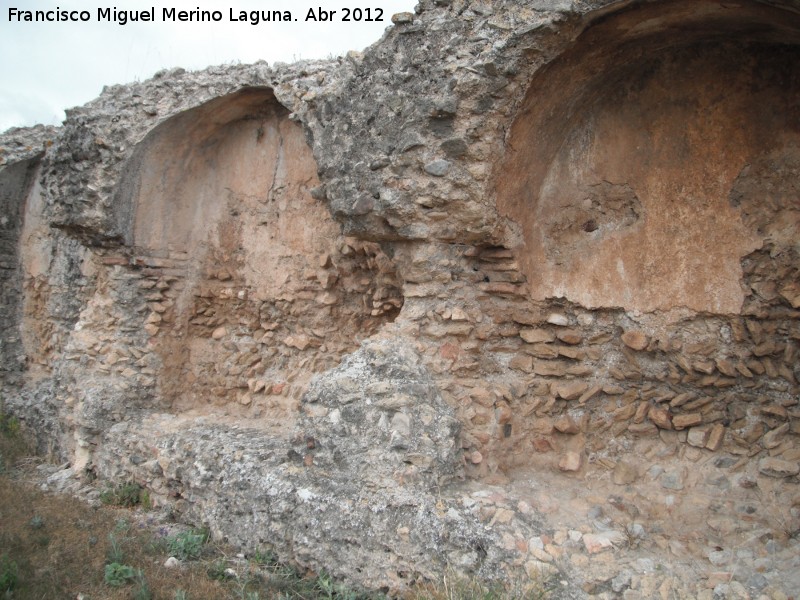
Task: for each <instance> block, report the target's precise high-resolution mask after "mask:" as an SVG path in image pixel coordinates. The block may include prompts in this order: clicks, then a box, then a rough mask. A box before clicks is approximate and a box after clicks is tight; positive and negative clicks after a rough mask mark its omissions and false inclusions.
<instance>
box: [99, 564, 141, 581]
mask: <svg viewBox="0 0 800 600" xmlns="http://www.w3.org/2000/svg"><path fill="white" fill-rule="evenodd" d="M136 575H137V573H136V571H135V570H134V568H133V567H130V566H128V565H121V564H119V563H115V562H114V563H111V564H108V565H106V569H105V576H104V577H103V579H104V581H105V582H106V584H107V585H110V586H111V587H122V586H124V585H128V584H129V583H131V582H133V580H134V579H135V578H136Z"/></svg>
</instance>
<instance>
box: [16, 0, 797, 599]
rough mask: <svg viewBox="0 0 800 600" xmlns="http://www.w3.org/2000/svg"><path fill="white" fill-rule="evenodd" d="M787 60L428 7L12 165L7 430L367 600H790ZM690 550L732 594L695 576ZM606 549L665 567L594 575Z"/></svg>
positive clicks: (511, 6)
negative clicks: (553, 577) (339, 579)
mask: <svg viewBox="0 0 800 600" xmlns="http://www.w3.org/2000/svg"><path fill="white" fill-rule="evenodd" d="M798 47H800V17H798V13H797V10H796V7H794V5H793V4H792V3H789V2H756V1H740V2H736V3H729V2H721V1H717V0H700V1H692V2H687V1H682V0H662V1H655V0H654V1H651V2H615V1H608V0H604V1H596V2H561V1H558V2H555V1H553V2H547V1H543V2H522V1H521V0H520V1H517V0H507V1H504V2H494V3H491V4H487V3H478V2H467V1H462V0H452V1H444V0H436V1H431V2H429V1H424V2H422V3H420V5H419V7H418V10H417V13H416V14H415V15H411V16H409V15H405V16H404V17H403V18H401V19H398V20H397V25H396V26H395V27H393V28H392V29H390V30H389V32H388V33H387V35H386V36H385V37H384V39H383V40H381V42H380V43H378V44H376V45H375V46H373V47H372V48H370V49H368V50H367V51H366V52H365V53H364V54H363V55H362V54H358V53H351V54H349V55H348V56H347V57H344V58H342V59H337V60H335V61H324V62H316V63H298V64H296V65H289V66H285V65H284V66H281V65H278V66H272V67H270V66H268V65H266V64H264V63H259V64H256V65H245V66H236V67H226V68H212V69H209V70H206V71H203V72H198V73H186V72H183V71H182V70H174V71H170V72H164V73H161V74H159V75H158V76H156V77H155V78H154V79H153V80H151V81H147V82H143V83H137V84H132V85H130V86H116V87H114V88H109V89H107V90H105V91H104V92H103V94H102V95H101V96H100V98H98V99H97V100H96V101H94V102H92V103H90V104H88V105H86V106H85V107H81V108H77V109H73V110H72V111H70V113H69V116H68V119H67V122H66V123H65V125H64V127H63V128H61V129H60V130H58V131H45V130H41V129H38V130H31V131H24V130H23V131H12V132H10V133H8V134H4V135H3V136H0V149H2V150H0V156H2V159H0V160H2V161H3V166H2V169H3V170H2V171H0V185H2V187H0V190H2V192H3V196H2V199H3V203H4V207H7V208H8V210H7V214H8V215H9V219H8V221H7V222H4V224H3V227H4V229H3V235H4V237H3V252H4V253H5V255H4V256H7V257H8V260H6V262H5V263H4V265H7V267H8V268H7V269H6V271H4V276H5V275H8V277H7V278H6V279H5V280H4V288H3V307H4V312H3V318H4V319H5V321H4V324H5V325H7V327H6V329H5V330H4V334H3V346H2V349H3V353H2V365H3V369H4V371H3V393H4V397H5V398H6V406H7V407H8V408H9V409H10V410H13V411H14V412H15V413H17V414H19V415H20V417H21V418H22V419H23V420H24V422H25V423H26V424H27V425H28V426H29V427H30V428H31V429H32V430H33V431H34V432H35V433H36V434H37V435H38V439H39V441H40V446H41V447H42V449H43V450H46V451H50V452H51V453H53V454H55V455H57V456H59V457H60V458H63V459H68V460H69V461H70V463H71V465H72V467H71V468H72V469H73V472H74V473H76V474H78V475H79V476H85V477H92V476H98V475H99V476H100V477H101V478H108V479H122V478H127V477H133V478H135V479H136V480H137V481H139V482H141V483H142V484H144V485H147V486H148V487H149V488H150V490H151V492H152V497H153V498H154V499H155V501H156V503H157V504H159V505H170V506H173V507H174V508H176V509H177V511H178V513H179V514H180V513H182V514H185V515H186V518H187V519H193V520H200V521H205V522H207V523H208V524H209V525H210V526H211V528H212V529H213V530H214V531H215V532H216V534H217V535H219V536H225V537H227V538H228V539H230V540H231V541H234V542H238V543H240V544H242V545H243V546H247V547H248V548H255V547H256V546H258V545H260V544H262V543H264V542H265V540H268V539H269V540H273V541H272V543H274V544H275V546H276V548H277V549H278V550H279V552H280V554H281V555H282V557H284V558H286V559H287V560H296V561H297V562H299V563H300V564H301V565H305V566H308V567H311V568H314V569H319V568H325V569H326V570H328V571H331V572H333V573H334V574H336V575H340V576H343V577H345V578H347V579H349V580H350V581H352V582H355V583H358V584H361V585H365V586H368V587H373V588H381V587H382V588H387V589H391V590H393V591H400V590H402V589H404V588H406V587H407V586H409V585H412V584H413V583H414V582H416V581H419V580H423V579H430V578H436V577H437V576H439V575H440V574H441V573H442V572H443V570H444V569H445V567H447V566H450V567H453V568H455V569H456V570H460V571H463V572H477V573H479V574H480V575H481V576H487V577H496V578H506V579H512V578H517V577H524V578H534V579H535V578H536V577H538V576H540V575H541V573H542V572H543V571H546V572H551V573H557V574H558V577H560V578H563V580H564V581H565V582H566V583H565V584H564V585H561V584H560V583H559V584H558V585H559V586H560V587H559V589H561V590H562V592H563V594H565V595H567V596H575V597H579V596H581V595H583V594H592V595H600V596H602V594H606V593H610V592H608V590H609V589H611V590H612V591H613V592H614V593H617V591H618V590H617V588H618V589H619V593H621V592H622V590H623V589H625V588H630V589H631V591H632V592H636V593H639V594H640V596H643V597H655V594H656V593H657V592H656V590H657V589H658V590H662V591H659V592H658V593H659V594H661V595H662V596H663V595H665V594H666V595H667V596H668V595H669V590H670V589H674V590H677V589H681V590H683V589H684V587H682V586H683V583H681V584H680V585H678V583H676V582H677V581H678V580H679V579H680V576H682V575H683V574H685V573H686V572H689V571H691V572H692V573H694V572H697V573H698V574H697V576H696V577H695V578H694V579H693V580H692V581H691V582H689V583H687V584H686V585H688V586H689V587H688V588H686V590H688V591H685V592H684V591H682V592H680V593H681V594H683V595H684V596H685V597H698V596H702V595H707V592H710V591H711V590H713V589H715V588H716V586H717V584H718V583H719V581H722V580H724V582H723V583H724V584H725V585H733V584H734V583H735V584H737V585H741V586H745V585H746V586H749V587H748V590H749V592H748V593H752V594H756V592H760V591H761V590H764V589H769V588H767V587H765V586H766V585H767V584H769V585H775V586H777V588H776V589H780V588H781V586H783V589H786V590H787V591H788V589H789V588H788V587H786V586H789V585H791V581H790V579H789V578H787V577H785V576H784V575H785V573H787V572H789V571H791V570H792V569H794V566H795V565H794V563H792V560H793V558H792V557H793V556H794V557H796V556H797V553H796V552H795V546H793V545H792V544H793V543H794V542H793V541H792V539H791V538H789V539H785V538H783V537H781V534H780V532H779V531H778V530H779V529H780V527H779V525H778V524H780V523H789V524H791V523H792V522H793V521H792V520H793V519H797V518H798V517H800V514H798V508H797V506H798V505H797V502H796V498H795V496H796V486H797V483H798V475H797V468H796V467H797V464H798V460H800V450H799V449H798V435H800V428H799V426H798V423H800V414H799V413H798V397H799V395H800V388H799V387H798V379H800V367H799V366H798V365H799V364H800V361H798V354H799V350H800V349H799V348H798V343H800V319H799V317H800V313H799V312H798V309H800V279H799V274H800V262H798V261H800V258H799V256H798V251H799V250H800V249H799V248H798V239H800V236H798V234H797V232H798V214H800V204H799V202H800V200H798V198H799V196H798V184H797V181H798V176H799V175H800V171H799V169H800V155H799V154H798V148H800V139H799V137H800V107H798V104H797V98H798V97H800V94H798V91H800V90H798V88H800V74H799V73H798V70H797V67H796V65H797V64H798V60H797V59H798ZM51 142H52V143H51ZM6 281H7V282H8V286H6V283H5V282H6ZM6 308H7V310H6ZM359 348H360V349H359ZM337 365H338V366H337ZM461 477H463V478H465V480H464V481H463V482H459V478H461ZM545 481H546V482H547V486H549V487H550V488H552V489H558V490H559V493H562V492H563V495H562V496H561V497H559V498H557V500H556V501H554V500H553V499H552V494H551V497H549V498H548V497H547V495H544V496H543V495H542V492H541V491H537V490H538V488H539V487H540V486H541V485H544V484H543V483H541V482H545ZM613 486H626V487H624V489H623V490H622V491H619V492H617V488H615V487H613ZM731 486H734V489H735V490H736V493H733V492H731V493H730V494H726V495H725V497H726V498H727V500H726V503H724V506H723V504H719V503H714V502H710V503H709V502H705V501H704V498H708V497H712V496H714V495H715V494H719V493H720V491H719V490H723V492H724V491H725V490H729V491H730V488H731ZM737 486H738V487H737ZM756 487H757V488H758V490H762V491H764V494H762V496H761V497H762V498H766V499H765V500H763V502H761V504H759V507H758V508H756V509H753V507H752V506H751V504H752V498H750V496H749V494H751V490H753V489H755V488H756ZM587 489H590V490H591V491H592V492H593V494H591V495H588V496H587V494H586V493H585V492H586V490H587ZM766 491H768V492H769V494H766ZM623 492H624V493H623ZM695 492H696V493H697V497H695V496H694V494H695ZM753 493H754V492H753ZM623 497H624V499H623ZM591 498H594V499H591ZM597 498H601V499H600V500H596V499H597ZM609 498H610V499H609ZM590 499H591V500H590ZM606 502H609V503H610V504H611V506H612V507H614V510H615V511H617V512H615V513H613V514H614V515H615V517H614V518H615V519H616V521H615V522H610V521H608V522H607V521H605V520H604V518H603V517H602V510H601V511H600V513H598V511H597V510H596V506H588V505H587V503H594V504H598V503H599V504H604V503H606ZM559 506H563V507H568V506H569V507H575V510H578V512H579V513H580V514H584V513H585V512H586V511H589V513H590V514H589V516H587V517H586V520H585V522H583V523H579V522H573V521H570V524H569V526H568V527H567V526H566V525H565V522H566V521H563V519H566V516H564V515H563V514H562V515H561V516H558V517H557V516H555V515H559V510H560V509H559V508H558V507H559ZM634 509H635V510H634ZM608 510H610V509H608ZM580 511H583V512H580ZM726 511H727V512H729V513H736V514H738V512H741V513H742V514H745V515H748V517H747V519H739V520H738V521H737V522H736V523H729V522H728V521H725V518H724V515H722V516H721V515H720V514H718V513H720V512H722V513H725V512H726ZM737 511H738V512H737ZM562 512H563V511H562ZM576 514H578V513H576ZM625 514H627V515H628V517H625V516H624V515H625ZM639 514H644V515H648V518H650V519H651V520H652V524H653V528H654V530H657V533H653V537H652V538H647V537H646V536H645V538H642V537H641V536H639V533H636V534H635V535H634V537H630V535H628V534H631V532H632V531H634V530H635V531H636V532H639V530H638V529H635V528H633V526H634V525H641V524H639V523H636V522H634V523H631V524H630V525H631V527H632V528H633V529H626V527H625V526H622V525H620V519H624V518H629V519H630V518H633V519H634V520H635V518H636V515H639ZM751 515H752V516H751ZM548 519H551V520H550V521H548ZM558 519H561V520H558ZM748 519H752V521H750V520H748ZM682 523H683V524H687V523H690V524H691V532H689V531H686V530H683V529H682V528H681V527H682V525H681V524H682ZM706 523H712V524H713V525H708V527H710V528H711V529H712V530H713V531H714V535H715V536H718V537H715V538H714V539H715V540H716V542H715V543H717V544H727V543H728V542H726V541H725V539H726V538H725V536H726V535H728V534H731V535H732V534H735V535H736V536H738V537H737V538H736V539H737V540H738V541H737V542H736V543H737V544H739V546H738V548H739V550H743V551H744V550H746V551H747V552H751V554H750V555H748V554H746V552H745V553H744V554H742V553H738V554H737V558H736V560H737V561H739V562H738V563H737V565H738V566H737V570H736V577H738V578H739V579H741V581H731V579H732V578H733V577H734V576H733V574H732V572H731V573H727V572H726V573H727V575H725V574H724V573H723V574H722V575H720V573H719V572H718V569H717V570H714V571H708V572H706V570H705V567H703V568H702V569H699V570H698V569H697V568H696V565H697V564H705V562H702V561H708V560H710V559H708V557H707V556H706V555H707V552H706V549H705V548H704V546H703V544H705V543H706V540H705V538H704V539H702V540H701V539H695V537H693V536H697V535H701V533H698V532H702V531H703V527H704V524H706ZM306 525H308V529H306V528H305V527H306ZM315 527H316V529H315ZM570 528H573V529H572V530H571V529H570ZM623 530H624V531H627V533H624V532H623ZM762 530H763V531H768V532H770V534H769V535H771V536H772V538H771V542H774V543H772V545H771V546H770V548H772V550H774V552H773V554H772V555H771V556H774V557H780V558H775V560H774V561H773V562H769V563H765V562H763V561H762V562H759V560H760V559H757V558H756V554H758V553H759V552H761V549H760V548H759V547H757V546H758V544H760V543H761V542H757V540H763V539H764V538H763V531H762ZM553 531H554V532H555V533H552V532H553ZM757 532H760V533H757ZM551 535H552V539H551ZM631 535H633V534H631ZM620 536H623V538H625V539H628V540H634V541H635V540H644V541H642V542H641V543H642V544H643V546H644V548H645V550H646V551H647V552H653V554H652V555H647V558H648V560H650V559H651V556H652V557H653V558H652V560H658V561H659V562H664V561H662V560H661V558H662V557H660V555H659V554H658V553H659V552H666V550H665V549H669V552H670V553H671V555H672V556H675V557H677V558H675V561H676V562H670V563H669V565H668V567H667V571H666V573H665V575H664V576H663V577H662V579H659V580H658V581H656V579H652V578H651V579H647V578H649V577H650V576H651V575H652V573H647V572H646V571H647V568H648V567H646V566H645V567H641V568H640V566H636V565H637V564H638V563H637V562H636V560H635V559H634V558H631V559H630V561H629V566H630V567H631V568H632V569H634V570H635V569H640V570H641V569H644V571H645V572H642V573H640V574H639V575H641V577H639V575H636V577H634V578H632V579H631V578H628V577H627V576H625V574H624V573H617V572H613V573H612V572H610V570H611V569H612V567H613V565H611V564H606V563H609V562H612V561H604V560H602V557H603V556H609V557H610V556H616V555H611V554H610V553H609V554H603V553H604V552H605V551H606V550H610V548H611V547H612V546H614V544H615V543H616V544H617V545H619V539H621V538H620ZM637 536H638V537H637ZM707 537H708V539H709V540H710V539H711V537H710V536H707ZM731 539H732V538H731ZM615 540H617V541H616V542H615ZM753 540H756V541H753ZM638 544H639V542H635V543H634V542H631V546H632V547H633V546H636V547H638ZM772 550H771V551H772ZM714 552H717V551H716V550H714ZM737 552H738V551H737ZM375 554H379V555H380V557H381V558H380V559H376V558H374V555H375ZM367 555H369V556H370V558H371V561H372V562H370V564H369V565H367V566H366V567H361V566H360V565H361V564H362V563H364V562H365V560H366V558H365V557H366V556H367ZM726 556H727V555H726ZM567 557H569V558H567ZM638 557H639V558H643V555H638ZM712 557H713V561H714V562H711V563H710V566H709V567H708V568H709V569H711V568H714V569H716V568H717V567H718V566H719V565H721V564H723V563H722V562H720V561H721V560H722V559H721V558H720V557H719V556H717V555H716V554H713V555H712ZM725 560H728V559H725ZM765 560H766V559H765ZM697 561H701V563H698V562H697ZM729 562H730V561H729ZM717 563H719V564H717ZM648 564H649V563H648ZM725 564H727V563H725ZM548 565H550V566H548ZM690 567H691V568H690ZM359 569H361V570H359ZM762 572H763V573H764V574H763V575H762V576H761V577H762V579H759V577H758V576H757V575H760V574H761V573H762ZM728 575H729V576H728ZM637 577H638V579H637ZM653 577H655V576H653ZM659 577H661V576H659ZM765 582H766V583H765ZM762 584H763V585H762ZM653 586H655V587H653ZM659 586H660V587H659ZM673 586H674V587H673ZM562 588H563V589H562ZM651 588H652V589H651ZM737 589H738V588H737ZM651 592H652V593H651ZM676 593H678V592H676ZM722 593H723V592H722V591H720V594H722ZM776 593H778V592H776Z"/></svg>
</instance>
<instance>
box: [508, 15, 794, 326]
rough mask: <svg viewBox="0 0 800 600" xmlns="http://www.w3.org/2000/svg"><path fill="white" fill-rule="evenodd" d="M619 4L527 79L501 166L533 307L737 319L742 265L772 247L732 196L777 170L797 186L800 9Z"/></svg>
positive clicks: (768, 183)
mask: <svg viewBox="0 0 800 600" xmlns="http://www.w3.org/2000/svg"><path fill="white" fill-rule="evenodd" d="M625 5H626V6H625V7H624V8H622V9H621V10H618V11H614V10H613V7H612V9H611V10H609V9H607V10H606V11H605V12H604V14H602V15H601V16H599V17H597V18H596V20H595V21H594V22H593V23H592V24H591V25H590V26H589V27H588V28H587V29H586V30H585V31H584V32H583V33H582V34H581V35H580V36H578V38H577V39H576V40H575V41H574V43H573V44H571V45H570V46H569V47H568V48H567V49H566V50H565V51H564V52H563V53H562V54H560V55H559V56H558V57H557V58H556V59H555V60H553V61H552V62H551V63H549V64H548V65H547V66H546V67H545V68H543V69H541V70H540V71H539V72H537V73H536V74H535V75H534V77H533V79H532V81H531V83H530V86H529V89H528V92H527V95H526V97H525V99H524V101H523V103H522V106H521V108H520V110H519V112H518V114H517V117H516V120H515V122H514V124H513V127H512V129H511V131H510V134H509V137H508V145H507V148H508V150H507V154H506V156H505V158H504V159H503V160H502V162H501V164H500V165H499V167H498V168H497V172H496V182H497V183H496V189H497V202H498V208H499V209H500V210H501V212H503V213H504V214H505V215H507V216H509V217H511V219H513V220H514V221H515V222H517V223H518V224H520V226H521V229H522V237H523V240H524V247H523V248H522V249H520V251H519V254H520V265H521V268H522V270H523V271H524V273H525V275H526V277H527V279H528V282H529V289H530V293H531V296H532V297H533V299H536V300H543V299H546V298H551V297H563V298H566V299H567V300H570V301H573V302H576V303H578V304H581V305H583V306H586V307H589V308H598V307H622V308H625V309H628V310H636V311H643V312H651V311H656V310H669V309H673V308H688V309H691V310H695V311H703V312H712V313H722V314H738V313H739V312H740V311H741V310H742V307H743V304H744V302H745V298H746V296H747V294H748V289H747V285H746V284H745V279H746V277H745V276H746V274H745V273H743V268H742V261H743V259H744V257H746V256H748V255H750V254H751V253H753V252H754V251H758V250H759V249H760V248H762V247H763V246H764V244H765V243H767V241H766V238H765V233H764V231H759V229H758V227H755V226H753V225H752V223H753V222H754V218H751V217H748V216H747V214H745V213H747V211H748V210H749V211H750V213H752V212H753V211H752V210H751V209H749V208H748V204H747V202H746V201H744V202H743V201H742V199H741V198H740V197H739V196H740V194H739V191H741V190H742V189H744V188H747V189H748V190H749V191H750V195H751V196H752V195H753V193H756V194H757V193H758V192H757V191H756V190H761V191H765V190H767V189H773V188H774V186H775V181H772V180H771V179H775V176H774V175H770V176H769V177H767V176H766V175H765V176H764V177H762V178H761V179H760V180H759V181H758V182H756V185H755V186H754V185H753V183H754V182H753V177H752V175H750V176H749V177H750V179H749V180H747V181H742V178H741V177H740V175H741V174H742V173H745V176H747V173H751V174H752V173H755V172H759V170H760V172H763V173H766V170H765V169H764V168H762V167H763V165H764V164H765V163H770V164H783V165H784V166H786V168H785V169H783V171H782V172H783V176H778V179H779V180H780V185H783V186H784V187H786V186H790V183H789V182H790V179H791V177H792V175H791V173H792V172H793V171H792V168H791V165H793V164H795V163H796V160H795V159H794V158H792V157H793V156H795V155H796V153H797V148H798V147H800V104H798V100H797V99H798V98H800V70H798V68H797V65H798V64H800V45H798V42H800V15H798V14H797V12H795V11H791V10H784V9H781V8H778V7H776V6H768V5H765V4H763V3H759V2H754V1H742V2H735V3H729V2H721V1H718V0H702V1H695V0H692V1H687V0H670V1H667V2H656V3H635V4H633V5H630V4H628V3H625ZM749 165H752V167H751V168H749V170H748V166H749ZM759 165H761V167H759ZM737 181H738V183H737ZM787 189H788V188H787ZM737 190H739V191H737ZM786 201H788V202H790V203H793V208H791V207H784V208H776V210H779V211H780V210H794V211H795V215H796V211H797V208H798V206H797V203H798V200H797V197H796V195H795V197H794V200H793V201H790V200H786ZM743 206H744V208H742V207H743ZM786 218H790V217H785V218H783V220H785V219H786ZM755 220H757V221H759V222H760V221H763V220H764V218H758V219H755ZM767 220H769V218H767ZM778 220H781V219H778ZM793 222H794V223H795V226H796V218H795V220H794V221H793ZM784 225H786V223H784ZM789 229H791V227H789ZM783 230H784V231H785V230H787V227H785V226H784V227H783ZM795 231H796V230H795ZM784 237H785V236H784Z"/></svg>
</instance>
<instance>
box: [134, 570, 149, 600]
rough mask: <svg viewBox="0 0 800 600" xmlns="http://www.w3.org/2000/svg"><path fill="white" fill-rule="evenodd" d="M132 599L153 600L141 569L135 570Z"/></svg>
mask: <svg viewBox="0 0 800 600" xmlns="http://www.w3.org/2000/svg"><path fill="white" fill-rule="evenodd" d="M133 600H153V593H152V592H151V591H150V586H149V585H147V579H145V578H144V573H142V570H141V569H139V570H138V571H136V590H135V591H134V592H133Z"/></svg>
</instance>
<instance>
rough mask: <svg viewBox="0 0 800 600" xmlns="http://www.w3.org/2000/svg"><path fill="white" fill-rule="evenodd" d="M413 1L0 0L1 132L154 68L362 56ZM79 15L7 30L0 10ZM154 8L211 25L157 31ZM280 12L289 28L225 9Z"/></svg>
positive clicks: (42, 119)
mask: <svg viewBox="0 0 800 600" xmlns="http://www.w3.org/2000/svg"><path fill="white" fill-rule="evenodd" d="M415 4H416V0H389V1H381V2H374V1H370V0H342V1H341V2H340V1H330V0H321V1H320V0H317V1H316V2H308V1H304V0H295V1H285V0H273V1H268V2H264V1H261V2H259V1H248V0H230V1H229V2H219V1H207V2H204V1H203V0H194V1H193V2H192V1H186V0H166V2H162V3H152V2H151V3H144V2H141V1H139V2H134V1H131V0H118V1H116V2H114V3H113V4H104V3H103V0H95V1H88V2H87V1H86V0H61V1H52V2H38V1H37V2H30V1H29V0H0V56H2V57H3V60H2V61H0V131H5V130H6V129H8V128H9V127H20V126H30V125H34V124H36V123H44V124H48V125H58V124H60V123H61V121H62V120H63V119H64V109H66V108H70V107H73V106H79V105H81V104H85V103H86V102H88V101H90V100H92V99H93V98H95V97H97V95H98V94H99V93H100V91H101V90H102V88H103V86H105V85H114V84H118V83H128V82H131V81H142V80H145V79H148V78H150V77H152V76H153V74H154V73H156V72H157V71H159V70H161V69H165V68H173V67H183V68H185V69H190V70H196V69H203V68H205V67H207V66H209V65H218V64H231V63H253V62H256V61H258V60H266V61H267V62H269V63H275V62H293V61H296V60H306V59H316V58H328V57H334V56H339V55H342V54H344V53H345V52H347V51H348V50H362V49H364V48H365V47H367V46H369V45H370V44H372V43H374V42H376V41H377V40H378V39H380V37H381V35H382V34H383V32H384V30H385V29H386V28H387V27H388V26H390V25H391V16H392V14H394V13H397V12H403V11H413V7H414V5H415ZM12 7H14V8H17V9H19V10H30V11H35V10H44V11H47V10H55V9H56V8H59V9H61V10H86V11H89V12H90V13H91V20H90V21H89V22H86V23H81V22H78V23H75V22H60V23H41V22H39V23H25V22H22V23H17V22H9V8H12ZM113 7H116V8H117V9H118V10H146V9H149V8H151V7H154V8H155V13H156V22H153V23H128V24H127V25H124V26H123V25H118V24H117V23H114V22H98V20H97V16H98V15H97V12H98V9H99V8H113ZM163 8H176V9H177V10H187V11H188V10H197V9H200V10H209V11H213V10H218V11H220V12H222V13H223V20H222V21H220V22H217V23H198V22H191V23H180V22H179V23H172V22H170V23H164V22H162V21H161V16H162V9H163ZM310 8H315V9H316V8H323V9H324V10H326V11H332V10H336V11H337V14H336V15H335V17H334V19H333V20H331V21H328V22H313V21H309V22H306V21H305V17H306V15H307V13H308V10H309V9H310ZM344 8H349V9H351V10H352V9H355V8H360V9H362V11H364V13H363V15H366V11H365V9H367V8H369V9H371V15H372V16H373V17H374V16H375V15H376V14H377V11H375V9H376V8H381V9H382V10H383V21H382V22H377V21H372V22H367V21H364V20H362V21H361V22H355V21H350V22H342V21H341V16H342V15H343V12H342V9H344ZM231 9H233V10H234V12H235V14H237V15H238V13H239V11H241V10H244V11H247V12H249V11H254V10H270V11H272V10H281V11H283V10H289V11H291V13H292V16H293V17H296V18H298V21H297V22H291V23H286V22H269V23H267V22H264V23H260V24H258V25H251V24H250V23H248V22H242V21H238V22H230V20H229V17H230V10H231Z"/></svg>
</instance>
